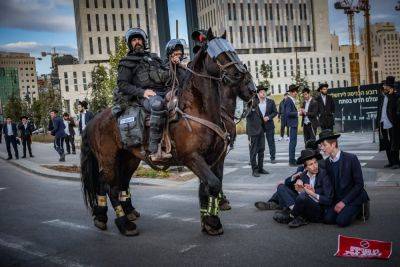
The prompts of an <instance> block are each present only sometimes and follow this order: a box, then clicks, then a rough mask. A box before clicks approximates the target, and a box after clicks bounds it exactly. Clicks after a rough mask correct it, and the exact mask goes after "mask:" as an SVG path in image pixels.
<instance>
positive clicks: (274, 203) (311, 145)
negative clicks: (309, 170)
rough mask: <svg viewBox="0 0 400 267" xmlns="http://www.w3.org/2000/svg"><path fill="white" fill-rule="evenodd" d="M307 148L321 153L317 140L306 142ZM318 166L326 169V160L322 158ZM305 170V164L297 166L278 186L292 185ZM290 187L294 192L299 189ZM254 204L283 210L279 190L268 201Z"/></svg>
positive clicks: (263, 208) (257, 206)
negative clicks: (293, 180) (292, 181)
mask: <svg viewBox="0 0 400 267" xmlns="http://www.w3.org/2000/svg"><path fill="white" fill-rule="evenodd" d="M306 149H312V150H314V151H316V152H317V153H320V151H319V149H318V145H317V143H316V142H315V140H308V141H307V143H306ZM318 166H319V168H323V169H324V168H325V161H324V160H323V159H320V160H319V161H318ZM303 172H304V165H301V166H299V167H297V170H296V171H295V172H294V173H293V175H291V176H290V177H288V178H286V180H285V181H284V182H281V183H280V184H279V185H278V186H280V185H283V186H287V185H291V180H292V179H295V178H296V177H297V178H298V177H299V176H300V174H302V173H303ZM289 188H290V189H292V190H293V192H294V193H297V191H296V190H295V189H294V187H293V186H289ZM254 205H255V206H256V208H257V209H259V210H281V209H282V206H281V205H280V203H279V198H278V192H275V193H274V194H273V195H272V197H271V198H270V199H269V200H268V201H267V202H264V201H258V202H256V203H254Z"/></svg>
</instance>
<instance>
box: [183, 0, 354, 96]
mask: <svg viewBox="0 0 400 267" xmlns="http://www.w3.org/2000/svg"><path fill="white" fill-rule="evenodd" d="M194 5H195V6H196V10H195V12H193V13H191V14H190V13H189V14H187V16H188V17H189V18H192V19H193V17H194V14H195V13H197V18H198V21H197V24H198V25H199V28H201V29H208V28H209V27H211V28H212V29H213V30H214V31H215V32H216V33H217V34H222V33H223V32H224V31H225V30H226V31H227V38H228V40H229V41H230V42H231V43H232V44H233V46H234V47H235V48H236V51H237V53H238V54H239V57H240V59H241V60H242V61H243V62H244V63H245V64H246V65H247V67H248V68H249V69H250V71H251V73H252V74H253V77H254V80H255V81H256V82H259V81H260V80H261V79H263V78H262V77H261V75H260V72H259V71H260V67H261V64H263V63H265V64H268V65H270V66H271V67H272V78H271V79H269V80H270V82H271V92H272V93H273V94H282V93H284V92H285V91H286V90H287V89H288V87H289V85H290V84H291V83H293V82H294V77H295V76H296V73H298V74H299V75H300V76H301V77H305V78H306V80H308V82H309V86H310V87H312V88H316V87H317V86H318V84H319V83H322V82H327V83H328V84H329V85H330V86H331V87H341V86H347V85H349V83H350V68H349V54H348V53H347V52H346V51H345V50H343V49H341V48H340V46H339V44H338V40H337V37H336V36H332V35H331V34H330V33H329V20H328V19H329V14H328V1H327V0H318V1H314V0H301V1H299V0H287V1H279V0H264V1H262V0H248V1H237V0H197V1H196V3H195V4H194ZM187 11H188V9H187ZM189 11H190V10H189ZM190 25H192V26H193V25H196V22H192V23H191V24H190ZM188 28H189V25H188ZM189 30H192V29H190V28H189ZM189 34H190V33H189Z"/></svg>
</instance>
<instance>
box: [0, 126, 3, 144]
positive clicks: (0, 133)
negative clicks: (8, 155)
mask: <svg viewBox="0 0 400 267" xmlns="http://www.w3.org/2000/svg"><path fill="white" fill-rule="evenodd" d="M3 126H4V124H3V122H2V121H0V144H1V142H2V141H3Z"/></svg>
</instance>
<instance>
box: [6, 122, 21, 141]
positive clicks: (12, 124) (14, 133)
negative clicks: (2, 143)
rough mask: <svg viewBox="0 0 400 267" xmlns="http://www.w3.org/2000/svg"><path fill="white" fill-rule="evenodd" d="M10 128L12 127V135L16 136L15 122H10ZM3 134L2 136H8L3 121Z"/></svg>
mask: <svg viewBox="0 0 400 267" xmlns="http://www.w3.org/2000/svg"><path fill="white" fill-rule="evenodd" d="M11 128H12V131H13V135H14V137H18V129H17V124H15V122H11ZM3 134H4V137H8V129H7V123H4V126H3Z"/></svg>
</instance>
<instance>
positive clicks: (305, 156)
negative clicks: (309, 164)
mask: <svg viewBox="0 0 400 267" xmlns="http://www.w3.org/2000/svg"><path fill="white" fill-rule="evenodd" d="M313 158H315V159H316V160H320V159H322V155H321V154H320V153H319V152H318V151H315V150H313V149H304V150H302V151H301V153H300V157H299V158H298V159H297V160H296V164H298V165H300V164H304V163H305V162H306V161H307V160H310V159H313Z"/></svg>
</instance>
